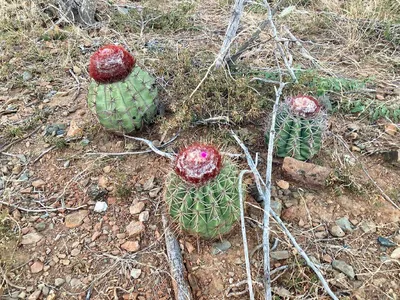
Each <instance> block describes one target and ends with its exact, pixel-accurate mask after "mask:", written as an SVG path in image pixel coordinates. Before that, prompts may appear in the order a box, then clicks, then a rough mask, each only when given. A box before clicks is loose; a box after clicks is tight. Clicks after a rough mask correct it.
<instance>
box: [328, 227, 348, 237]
mask: <svg viewBox="0 0 400 300" xmlns="http://www.w3.org/2000/svg"><path fill="white" fill-rule="evenodd" d="M329 232H330V233H331V234H332V235H333V236H334V237H344V236H345V235H346V234H345V233H344V231H343V230H342V228H340V226H338V225H333V226H331V227H330V228H329Z"/></svg>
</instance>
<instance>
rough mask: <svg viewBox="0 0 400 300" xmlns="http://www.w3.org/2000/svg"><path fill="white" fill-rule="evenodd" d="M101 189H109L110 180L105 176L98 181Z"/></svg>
mask: <svg viewBox="0 0 400 300" xmlns="http://www.w3.org/2000/svg"><path fill="white" fill-rule="evenodd" d="M98 185H99V187H101V188H103V189H105V188H107V187H108V178H107V177H105V176H100V177H99V181H98Z"/></svg>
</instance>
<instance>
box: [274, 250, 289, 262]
mask: <svg viewBox="0 0 400 300" xmlns="http://www.w3.org/2000/svg"><path fill="white" fill-rule="evenodd" d="M289 257H290V253H289V251H286V250H282V251H272V252H271V258H272V259H274V260H283V259H288V258H289Z"/></svg>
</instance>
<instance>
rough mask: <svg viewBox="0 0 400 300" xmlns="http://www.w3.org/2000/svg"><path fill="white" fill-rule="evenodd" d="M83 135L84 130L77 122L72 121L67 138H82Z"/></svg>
mask: <svg viewBox="0 0 400 300" xmlns="http://www.w3.org/2000/svg"><path fill="white" fill-rule="evenodd" d="M82 135H83V130H82V128H80V127H79V126H78V124H77V122H76V121H75V120H71V123H70V125H69V129H68V131H67V137H80V136H82Z"/></svg>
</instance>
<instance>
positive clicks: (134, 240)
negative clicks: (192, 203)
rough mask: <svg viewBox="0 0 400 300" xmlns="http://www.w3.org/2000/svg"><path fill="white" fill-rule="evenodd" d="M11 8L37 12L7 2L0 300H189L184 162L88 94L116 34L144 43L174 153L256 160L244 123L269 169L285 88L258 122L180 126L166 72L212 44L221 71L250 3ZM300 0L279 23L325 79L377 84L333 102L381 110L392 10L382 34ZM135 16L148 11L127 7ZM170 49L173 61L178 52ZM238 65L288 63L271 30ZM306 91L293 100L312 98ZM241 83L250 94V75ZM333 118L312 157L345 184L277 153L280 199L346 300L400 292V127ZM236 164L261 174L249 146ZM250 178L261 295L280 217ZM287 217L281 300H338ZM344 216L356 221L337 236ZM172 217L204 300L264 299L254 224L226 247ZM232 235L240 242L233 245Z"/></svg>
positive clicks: (276, 276)
mask: <svg viewBox="0 0 400 300" xmlns="http://www.w3.org/2000/svg"><path fill="white" fill-rule="evenodd" d="M11 2H12V3H15V5H17V6H16V7H18V5H21V6H20V7H19V8H20V9H22V13H21V17H20V18H17V19H15V20H13V18H12V16H13V14H12V13H11V14H10V11H12V9H11V8H10V9H11V10H6V9H5V14H4V16H5V17H4V18H5V20H4V24H6V25H4V26H5V27H4V29H3V30H2V31H1V32H0V33H1V36H0V61H1V65H2V66H1V74H0V105H1V110H0V117H1V125H0V128H1V133H0V152H1V156H0V165H1V170H0V176H1V177H0V196H1V197H0V199H1V203H0V268H1V269H0V271H1V273H0V296H1V299H30V300H35V299H47V300H51V299H92V300H101V299H139V300H140V299H160V300H161V299H165V300H166V299H174V291H173V284H172V279H171V275H170V269H169V264H168V257H167V255H166V250H165V240H164V234H163V233H164V229H163V224H162V221H161V215H162V213H163V211H165V204H164V201H163V184H164V180H165V176H166V175H167V174H168V173H169V172H170V171H171V163H170V161H169V160H168V159H166V158H164V157H161V156H159V155H157V154H155V153H154V152H151V151H150V152H148V153H141V154H132V153H131V154H129V152H135V151H139V152H141V151H146V150H148V147H147V146H146V145H145V144H144V143H140V142H138V141H135V140H131V139H129V138H126V137H123V136H117V135H114V134H112V133H108V132H106V131H105V130H104V129H103V128H101V126H100V125H99V124H98V122H97V120H96V118H95V116H93V115H92V114H91V113H90V112H89V110H88V108H87V105H86V99H87V87H88V83H89V82H90V78H89V76H88V73H87V64H88V59H89V57H90V55H91V54H92V53H93V52H94V51H95V50H96V49H97V48H98V47H99V46H100V45H103V44H106V43H114V42H117V43H121V44H123V45H125V46H127V47H128V49H130V50H131V51H132V53H133V54H134V55H135V56H137V58H138V64H140V65H142V66H144V67H145V68H147V69H148V70H149V71H151V72H152V73H154V74H155V76H157V77H158V83H159V88H160V91H161V92H160V97H161V102H162V103H163V106H164V107H165V112H163V113H162V114H161V115H160V116H159V117H158V119H157V120H156V122H155V123H154V124H152V125H148V126H146V127H145V128H144V129H143V130H142V131H140V132H137V133H136V134H135V136H138V137H142V138H145V139H148V140H150V141H153V142H154V144H155V145H163V144H164V143H165V142H167V141H169V140H170V139H172V138H174V137H176V135H177V133H178V136H177V138H176V139H175V140H173V141H172V142H171V143H170V144H168V145H167V146H165V147H163V151H166V152H170V153H177V152H178V151H179V149H180V148H181V147H183V146H184V145H188V144H190V143H191V142H195V141H198V140H204V141H208V142H211V143H213V144H215V145H218V146H221V148H222V149H223V150H224V151H225V152H229V153H241V149H240V147H239V146H238V145H237V144H235V142H234V140H233V139H232V138H231V137H230V130H234V131H235V132H237V133H238V135H239V136H240V137H241V138H242V139H243V140H244V142H245V143H246V145H247V146H248V147H249V149H250V151H251V153H252V154H255V153H256V152H258V153H260V163H259V164H260V166H261V167H260V171H262V172H261V173H262V174H264V173H265V169H264V168H265V167H263V166H264V165H265V162H266V156H267V148H266V145H265V142H264V137H263V136H264V132H265V127H266V126H265V124H266V123H267V122H266V121H265V118H266V116H267V115H268V114H269V113H270V109H271V107H272V106H271V102H272V101H273V97H271V96H269V95H263V92H264V91H265V90H263V89H261V90H260V92H259V93H258V94H259V95H260V97H261V98H262V97H264V98H265V103H266V104H265V112H262V113H261V114H260V115H258V116H257V117H256V118H254V119H252V118H248V116H246V117H245V116H244V114H243V118H244V120H241V121H239V122H237V123H234V122H232V123H228V124H226V123H225V122H217V123H216V124H206V125H203V124H199V123H193V124H192V125H190V126H189V127H188V126H186V125H185V126H182V129H180V126H175V125H176V124H178V125H179V120H178V121H177V120H175V119H174V113H175V112H176V107H179V105H180V102H174V101H178V100H179V99H178V98H179V97H181V95H182V91H181V90H179V91H180V92H179V94H178V93H177V94H174V93H175V92H177V91H178V88H177V87H176V85H177V83H176V82H174V81H173V79H174V76H177V75H176V74H175V75H171V74H169V76H170V77H169V78H167V77H164V75H165V74H167V73H168V72H166V71H165V70H168V68H170V69H173V68H174V60H175V59H176V61H177V65H178V62H179V61H180V58H181V57H182V56H184V55H186V54H185V50H187V49H190V50H193V51H194V52H196V55H197V56H196V57H195V58H193V59H192V62H191V64H192V68H194V69H195V72H196V73H198V74H199V76H200V78H202V77H203V76H204V75H205V74H206V72H207V69H208V67H209V66H210V63H212V61H213V58H214V57H215V55H216V54H217V52H218V50H219V46H220V45H221V43H222V40H223V37H224V33H225V29H226V25H227V22H228V20H229V15H230V9H231V7H232V4H233V3H232V2H233V1H222V0H220V1H194V0H193V1H187V2H181V1H171V3H169V4H168V5H167V4H164V5H163V4H154V1H133V2H131V1H115V2H109V3H108V4H107V3H106V2H102V1H101V2H100V7H101V10H100V11H99V12H98V16H97V18H98V22H99V23H98V24H99V25H98V26H97V27H95V28H80V27H79V26H77V25H73V24H71V23H65V22H60V23H59V24H55V23H54V22H57V21H58V20H59V19H58V18H57V17H56V16H53V15H52V13H51V11H49V10H46V8H48V7H47V6H46V5H45V4H43V3H41V4H40V5H39V4H38V5H34V4H32V3H31V2H30V1H22V0H21V1H19V2H18V1H15V2H13V1H11ZM39 2H40V1H39ZM259 2H260V3H261V1H255V3H256V4H253V5H250V4H249V7H250V8H248V9H246V11H245V13H244V16H243V21H242V23H241V28H240V31H241V34H240V35H239V37H238V39H237V40H235V42H234V45H233V47H234V48H237V47H238V45H240V44H241V43H242V42H243V41H244V40H246V39H247V38H248V37H249V36H250V35H251V34H252V33H253V32H254V30H255V28H256V25H257V24H258V23H259V22H261V21H262V20H264V19H265V18H266V11H265V8H262V6H261V5H259V4H257V3H259ZM287 2H288V3H289V4H293V5H297V9H298V13H292V14H290V15H289V16H288V17H286V19H285V18H284V17H281V18H280V19H278V21H277V22H278V23H277V24H279V25H278V30H279V31H280V32H282V35H283V34H284V32H285V31H284V29H283V27H282V26H283V25H286V26H288V27H289V28H291V30H292V31H293V33H294V34H295V35H296V36H297V37H298V38H299V39H300V40H301V42H302V43H303V45H304V47H306V48H307V50H308V51H310V53H311V54H312V55H313V56H314V57H316V58H317V59H318V60H319V61H320V62H321V64H322V67H323V69H324V71H322V73H323V74H325V75H326V74H327V73H329V72H331V71H332V72H334V73H335V74H338V76H339V77H340V78H353V79H354V78H357V79H360V80H361V79H362V80H363V79H365V78H373V80H374V81H373V83H372V84H371V85H369V86H368V87H365V88H361V89H360V90H355V91H351V92H349V93H346V92H344V91H341V92H338V91H333V92H332V93H331V98H332V99H336V100H335V101H337V99H348V100H349V101H351V100H352V99H354V97H355V95H359V96H360V95H361V96H362V97H364V98H362V99H372V100H373V101H378V103H380V104H379V105H381V103H389V102H390V103H400V96H399V91H400V73H399V66H400V62H399V59H398V58H399V57H400V53H399V44H393V43H389V42H388V41H387V40H385V39H384V36H383V34H381V33H382V32H380V31H379V28H380V27H379V26H378V25H379V24H380V23H379V22H378V21H377V23H376V24H378V25H377V26H378V27H377V29H376V34H377V35H378V36H376V35H375V34H374V33H371V32H370V31H368V32H367V31H363V28H364V27H362V28H361V29H360V30H358V31H357V30H356V29H354V28H353V25H351V24H353V23H350V24H349V23H348V22H347V21H346V20H347V19H346V18H348V19H351V20H353V19H356V20H359V19H358V18H357V17H358V16H352V15H349V14H348V13H349V11H352V10H350V9H349V10H346V12H347V13H344V12H343V11H345V9H346V8H341V7H340V5H339V4H337V5H338V6H337V7H336V6H334V5H333V4H328V3H327V2H326V1H321V3H322V4H323V5H325V6H324V9H325V10H326V11H327V12H329V13H330V14H326V15H325V14H322V12H321V11H320V10H319V9H318V5H316V6H313V5H312V4H307V3H305V2H307V1H297V2H296V1H292V2H293V3H292V2H290V1H287ZM303 2H304V3H303ZM334 2H335V1H334ZM350 2H352V3H353V2H357V1H355V0H354V1H353V0H352V1H349V3H350ZM358 2H359V1H358ZM372 2H373V1H372ZM384 2H385V1H382V3H384ZM27 3H29V5H27ZM182 3H183V4H182ZM385 3H386V2H385ZM153 4H154V5H153ZM289 4H287V5H286V7H289ZM322 4H320V5H322ZM185 5H186V6H185ZM343 5H344V4H343ZM382 5H383V4H382ZM141 6H144V7H152V8H153V9H154V12H152V13H153V14H154V16H156V18H155V17H151V16H150V17H149V16H147V18H148V19H145V21H143V17H145V18H146V15H145V14H144V13H142V14H140V13H139V14H138V13H135V11H136V10H137V11H139V12H140V11H142V10H141V9H140V7H141ZM23 7H25V8H23ZM26 7H29V8H30V10H29V9H27V8H26ZM182 7H183V8H182ZM283 8H284V7H282V8H280V9H279V12H282V11H283ZM35 11H37V12H39V13H36V14H35V13H34V12H35ZM128 11H133V13H132V12H131V13H132V15H128V16H127V15H126V14H127V12H128ZM49 14H50V16H49ZM306 14H308V15H309V18H305V15H306ZM399 15H400V13H399ZM140 16H141V17H142V19H140ZM152 16H153V15H152ZM157 16H158V17H157ZM160 16H161V17H160ZM166 16H167V17H166ZM334 16H337V17H338V18H339V17H340V18H341V19H340V18H339V20H340V22H342V23H341V24H342V25H343V26H342V25H341V26H333V25H332V24H333V22H334V20H335V19H334ZM128 17H129V18H128ZM152 18H153V19H154V18H155V20H153V19H152ZM343 18H344V19H343ZM156 20H159V23H157V22H156ZM161 20H162V22H161ZM337 22H339V21H337ZM349 22H350V21H349ZM360 22H361V21H360ZM382 22H383V21H382ZM299 23H301V24H303V25H302V26H303V27H302V26H299ZM363 24H364V23H363ZM385 24H386V23H385ZM352 28H353V29H352ZM339 29H340V30H341V31H339ZM360 32H361V33H360ZM388 32H389V31H388ZM399 36H400V33H399ZM372 44H373V46H371V45H372ZM149 45H150V46H151V47H150V46H149ZM291 47H292V48H291V49H293V55H294V57H295V64H294V65H301V66H302V67H304V68H311V67H312V66H313V65H312V63H310V62H309V61H308V60H307V59H305V58H304V57H302V56H301V55H300V53H301V52H300V51H299V49H297V48H296V46H295V45H294V43H293V45H291ZM166 54H167V55H170V56H172V58H173V60H171V61H169V62H168V63H165V62H163V61H162V59H163V57H165V56H163V55H166ZM204 56H207V57H208V58H207V59H205V60H204V59H203V57H204ZM396 57H397V58H396ZM197 60H199V61H200V62H197ZM239 63H240V64H241V66H243V65H246V67H248V68H250V69H251V70H253V71H254V72H255V71H258V70H260V68H263V67H265V68H266V69H268V68H275V59H274V57H273V43H272V41H271V36H270V32H269V31H268V30H266V31H265V32H264V33H262V34H261V35H260V38H259V39H258V43H257V45H256V46H255V47H253V48H252V49H250V50H248V51H246V52H245V53H243V55H242V56H241V59H240V62H239ZM282 67H284V66H283V65H282ZM197 71H198V72H197ZM187 72H188V74H190V71H189V70H187ZM182 76H183V77H184V76H185V74H183V75H182ZM224 76H225V75H224ZM229 76H230V75H228V74H227V75H226V77H227V78H228V79H227V80H230V79H229ZM239 77H240V78H245V79H249V82H248V84H249V86H250V82H251V79H252V78H253V77H256V75H254V76H253V75H252V74H250V73H249V74H247V75H246V74H245V75H239ZM175 78H176V77H175ZM216 80H217V79H216ZM188 81H189V80H188ZM198 82H199V81H198ZM198 82H197V83H198ZM179 84H180V85H182V86H183V88H184V87H185V84H184V83H183V82H182V83H179ZM246 84H247V83H246ZM301 84H303V83H300V85H296V86H294V87H293V90H292V91H290V92H287V93H286V94H285V96H287V95H290V94H292V93H297V92H298V91H302V89H304V85H301ZM238 85H239V84H238ZM195 87H196V86H189V87H188V90H187V91H186V92H185V93H186V94H187V95H189V94H190V93H191V92H192V91H193V90H194V88H195ZM256 88H257V87H256ZM229 89H232V90H234V89H235V84H232V86H230V87H229V88H228V90H229ZM252 89H254V87H252ZM388 89H390V91H389V92H386V93H385V92H383V91H388ZM250 93H251V92H249V94H248V95H251V94H250ZM365 95H367V96H365ZM382 97H383V98H382ZM264 98H263V99H264ZM176 99H178V100H176ZM220 101H221V103H222V104H224V103H223V102H224V101H223V100H220ZM332 101H333V100H332ZM340 101H341V100H340ZM340 101H339V103H341V102H340ZM343 101H344V100H343ZM379 101H380V102H379ZM336 103H338V102H336ZM374 103H375V102H374ZM388 105H389V104H388ZM174 109H175V110H174ZM193 109H195V108H193ZM230 109H232V111H233V110H234V105H232V107H229V109H227V111H229V110H230ZM228 113H229V112H228ZM233 115H234V114H233V113H232V116H233ZM213 116H214V117H215V116H216V115H208V116H204V118H207V117H213ZM177 122H178V123H177ZM329 123H330V125H329V129H328V130H327V132H326V134H325V140H324V145H323V147H322V150H321V151H320V153H319V154H318V155H317V156H316V157H314V158H313V159H312V160H311V162H312V163H315V164H317V165H320V166H324V167H327V168H331V169H332V170H333V171H334V172H333V174H334V175H333V176H332V177H331V178H330V180H329V182H328V183H327V184H326V185H324V187H320V188H317V189H311V188H310V187H309V186H308V185H306V184H304V183H301V182H295V181H292V180H291V179H290V178H289V177H287V176H286V174H285V173H284V172H283V171H282V164H283V160H282V159H280V158H275V159H274V164H273V166H274V169H273V177H272V184H273V187H272V200H273V201H275V203H276V205H277V206H278V208H277V212H278V213H279V214H280V215H281V218H282V219H283V221H284V223H285V224H286V226H287V227H288V228H289V230H290V231H291V233H292V234H293V236H294V237H295V238H296V240H297V242H298V243H299V245H300V246H301V247H302V248H303V249H304V251H305V252H306V253H307V254H308V255H309V256H310V257H311V258H312V260H313V261H314V262H315V263H316V264H317V265H318V266H319V267H320V269H321V272H322V273H323V275H324V277H325V278H326V280H327V282H328V283H329V285H330V286H331V288H332V290H333V291H334V292H335V293H336V294H337V295H338V296H339V297H340V299H357V300H361V299H398V298H399V296H400V253H398V254H397V256H396V255H395V252H396V251H397V252H399V251H400V250H399V249H400V248H399V247H400V228H399V226H400V210H399V209H396V208H395V207H394V206H393V205H392V204H391V203H390V202H389V201H388V200H387V199H390V200H391V201H393V202H394V204H395V205H398V206H400V183H399V182H400V180H399V178H400V168H399V163H398V161H396V160H398V158H396V159H389V160H388V155H389V156H390V155H394V154H393V153H395V152H396V151H399V145H400V131H399V123H398V122H397V123H396V122H391V121H390V120H388V119H385V118H381V119H379V120H375V121H371V120H370V119H368V118H367V117H365V116H364V115H359V114H356V113H351V112H349V111H348V110H347V111H345V110H341V109H340V107H339V108H338V109H336V110H334V111H333V112H332V113H331V115H330V121H329ZM111 153H114V155H110V154H111ZM237 163H238V165H239V166H240V167H241V168H243V169H245V168H246V167H247V166H246V161H245V160H244V159H243V156H242V157H240V158H238V159H237ZM246 182H247V183H248V186H249V188H248V193H247V197H246V228H247V239H248V247H249V252H250V255H251V268H252V278H253V281H255V283H254V289H255V292H256V299H264V294H263V293H264V290H263V287H262V278H263V253H262V249H261V248H260V245H261V244H262V228H261V226H262V217H263V211H262V209H261V206H260V204H259V203H258V202H257V201H256V200H257V195H256V194H255V193H253V192H252V189H251V187H252V185H253V178H252V177H250V176H249V177H247V178H246ZM99 202H105V203H107V205H108V206H107V209H106V210H105V211H103V212H96V211H95V206H96V204H98V203H99ZM271 222H272V225H271V247H273V258H272V262H271V270H275V271H274V273H273V275H272V287H273V295H274V296H273V297H274V298H273V299H329V297H328V296H327V294H326V293H325V291H324V289H323V288H322V285H321V283H320V282H319V280H318V278H317V277H316V275H315V274H314V273H313V271H312V270H311V269H310V268H309V267H308V266H307V265H306V264H305V261H304V260H303V258H302V257H301V256H300V255H299V253H298V252H297V250H296V249H295V248H294V247H293V246H292V244H291V243H290V240H289V239H288V237H287V236H285V234H284V233H283V232H282V231H281V230H280V229H279V227H278V226H277V224H276V223H275V221H273V220H272V219H271ZM337 223H339V224H341V225H342V226H339V227H346V226H347V227H346V228H347V229H345V230H344V231H342V230H341V229H340V228H339V229H338V228H337V227H338V225H336V224H337ZM343 224H345V225H343ZM172 226H173V225H172ZM172 228H173V229H174V231H175V233H176V235H177V237H178V240H179V242H180V245H181V249H182V255H183V259H184V263H185V266H186V268H187V275H188V281H189V284H190V287H191V289H192V292H193V295H194V298H195V299H198V300H209V299H219V300H220V299H228V298H234V299H249V296H248V293H247V292H246V291H247V290H246V282H245V280H246V269H245V261H244V254H243V242H242V235H241V230H240V226H239V225H236V226H235V227H234V228H233V230H232V231H231V232H230V233H229V234H228V235H226V236H223V237H221V238H220V239H217V240H214V241H209V240H203V239H200V238H197V237H193V236H189V235H187V234H186V233H185V232H180V231H179V230H176V226H173V227H172ZM221 243H222V244H223V245H221ZM223 246H225V247H226V249H224V250H222V251H216V249H218V247H223ZM337 262H340V263H344V264H345V265H346V270H347V271H343V270H339V269H338V267H335V266H336V263H337ZM349 269H351V271H352V272H353V274H351V273H352V272H351V271H350V272H349Z"/></svg>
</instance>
